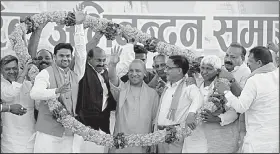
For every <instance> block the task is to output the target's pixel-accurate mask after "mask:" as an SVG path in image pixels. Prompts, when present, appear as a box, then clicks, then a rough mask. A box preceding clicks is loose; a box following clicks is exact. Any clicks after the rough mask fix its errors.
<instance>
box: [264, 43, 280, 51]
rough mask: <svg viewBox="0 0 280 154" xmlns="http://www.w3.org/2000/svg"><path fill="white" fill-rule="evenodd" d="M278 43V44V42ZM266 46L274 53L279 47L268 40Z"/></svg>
mask: <svg viewBox="0 0 280 154" xmlns="http://www.w3.org/2000/svg"><path fill="white" fill-rule="evenodd" d="M278 45H279V44H278ZM266 47H267V48H268V49H270V50H272V51H274V52H275V53H277V52H279V47H278V46H277V45H276V44H275V43H273V42H269V43H268V44H267V45H266Z"/></svg>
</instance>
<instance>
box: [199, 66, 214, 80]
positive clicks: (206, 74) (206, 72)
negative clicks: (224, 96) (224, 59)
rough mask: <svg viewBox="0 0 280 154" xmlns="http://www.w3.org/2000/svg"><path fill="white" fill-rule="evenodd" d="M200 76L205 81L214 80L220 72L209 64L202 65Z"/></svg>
mask: <svg viewBox="0 0 280 154" xmlns="http://www.w3.org/2000/svg"><path fill="white" fill-rule="evenodd" d="M200 74H201V76H202V77H203V79H204V81H210V80H213V79H214V78H215V77H216V76H217V75H218V71H217V69H215V68H214V67H213V66H211V65H209V64H201V65H200Z"/></svg>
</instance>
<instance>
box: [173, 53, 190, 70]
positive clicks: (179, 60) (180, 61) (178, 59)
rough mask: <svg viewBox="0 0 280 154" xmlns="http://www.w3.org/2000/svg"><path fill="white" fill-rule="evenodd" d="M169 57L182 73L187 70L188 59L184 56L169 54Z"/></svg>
mask: <svg viewBox="0 0 280 154" xmlns="http://www.w3.org/2000/svg"><path fill="white" fill-rule="evenodd" d="M169 59H171V60H172V61H173V63H174V64H175V65H176V66H177V67H179V68H181V69H182V70H183V74H184V75H185V74H186V73H187V72H188V70H189V61H188V59H187V58H186V57H185V56H181V55H174V56H170V57H169Z"/></svg>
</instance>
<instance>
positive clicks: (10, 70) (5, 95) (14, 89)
mask: <svg viewBox="0 0 280 154" xmlns="http://www.w3.org/2000/svg"><path fill="white" fill-rule="evenodd" d="M31 62H32V61H31V59H30V60H28V61H27V62H26V63H25V65H24V67H23V70H22V71H21V72H20V71H19V68H18V59H17V58H16V57H14V56H11V55H8V56H5V57H3V58H2V59H1V61H0V66H1V100H2V101H3V103H4V104H5V105H9V106H8V111H10V112H5V113H1V114H2V116H1V118H2V126H3V133H2V134H1V136H2V140H1V153H33V146H34V139H30V138H31V137H32V135H33V134H34V132H35V130H34V126H35V119H34V116H33V115H34V100H32V99H31V98H30V96H29V92H30V90H31V87H32V83H31V82H30V81H28V80H27V78H26V77H27V74H28V71H29V69H30V68H31V65H30V64H31ZM18 104H20V105H22V106H24V107H25V108H26V109H25V108H23V107H22V108H20V109H19V111H20V112H19V114H18V115H21V116H18V115H15V114H12V113H13V112H14V111H12V108H11V107H10V106H14V105H18ZM11 111H12V112H11ZM14 113H15V112H14ZM23 114H24V115H23Z"/></svg>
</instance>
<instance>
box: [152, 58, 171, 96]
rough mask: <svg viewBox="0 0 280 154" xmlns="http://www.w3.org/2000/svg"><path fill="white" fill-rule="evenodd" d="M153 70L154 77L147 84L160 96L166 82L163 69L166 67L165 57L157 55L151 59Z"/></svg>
mask: <svg viewBox="0 0 280 154" xmlns="http://www.w3.org/2000/svg"><path fill="white" fill-rule="evenodd" d="M153 61H154V64H153V68H154V70H155V76H154V78H153V79H152V81H151V82H150V83H149V84H148V85H149V87H151V88H154V89H156V91H157V92H158V94H159V95H161V93H162V91H163V88H164V86H165V84H166V82H167V80H166V74H165V72H164V69H165V67H166V61H167V56H165V55H163V54H159V55H156V56H154V58H153Z"/></svg>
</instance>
